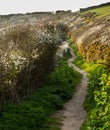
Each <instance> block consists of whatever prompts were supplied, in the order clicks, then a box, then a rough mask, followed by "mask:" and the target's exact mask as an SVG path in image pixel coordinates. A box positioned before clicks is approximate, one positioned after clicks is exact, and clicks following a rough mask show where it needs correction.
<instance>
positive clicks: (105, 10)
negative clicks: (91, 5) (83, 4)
mask: <svg viewBox="0 0 110 130" xmlns="http://www.w3.org/2000/svg"><path fill="white" fill-rule="evenodd" d="M88 12H96V14H97V15H98V17H104V16H106V15H109V14H110V5H109V6H105V7H99V8H96V9H91V10H88V11H85V12H83V13H81V14H86V13H88Z"/></svg>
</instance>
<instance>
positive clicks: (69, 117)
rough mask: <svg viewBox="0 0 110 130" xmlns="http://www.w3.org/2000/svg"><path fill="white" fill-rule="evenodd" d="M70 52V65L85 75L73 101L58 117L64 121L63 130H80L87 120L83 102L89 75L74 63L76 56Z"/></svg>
mask: <svg viewBox="0 0 110 130" xmlns="http://www.w3.org/2000/svg"><path fill="white" fill-rule="evenodd" d="M70 52H71V55H72V57H71V58H70V59H69V60H68V65H69V66H71V67H72V68H73V69H75V70H76V71H78V72H80V73H81V74H82V75H83V78H82V80H81V83H80V84H78V85H77V87H76V90H75V92H74V95H73V97H72V99H71V100H70V101H69V102H67V103H66V104H65V105H64V110H61V111H59V112H58V116H59V117H61V119H62V126H61V130H80V127H81V125H82V123H83V122H84V120H85V118H86V111H85V110H84V108H83V102H84V100H85V96H86V88H87V84H88V79H87V78H86V76H87V73H86V72H85V71H83V70H81V69H80V68H78V67H77V66H75V65H74V64H73V63H72V62H73V61H74V59H75V54H74V53H73V50H72V49H71V48H70ZM73 78H74V77H73Z"/></svg>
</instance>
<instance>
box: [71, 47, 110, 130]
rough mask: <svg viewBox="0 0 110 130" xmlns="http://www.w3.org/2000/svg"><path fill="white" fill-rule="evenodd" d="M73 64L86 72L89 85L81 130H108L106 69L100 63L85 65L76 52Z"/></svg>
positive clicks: (109, 103)
mask: <svg viewBox="0 0 110 130" xmlns="http://www.w3.org/2000/svg"><path fill="white" fill-rule="evenodd" d="M72 46H73V48H74V52H75V53H76V55H77V58H76V60H75V61H74V63H75V64H76V65H78V66H79V67H80V68H82V69H85V70H86V71H87V72H88V78H89V84H88V88H87V95H86V100H85V103H84V107H85V109H86V111H87V119H86V121H85V123H84V124H83V125H82V128H81V130H109V129H110V117H109V115H110V75H109V73H108V70H107V67H106V66H105V65H103V64H101V63H97V64H94V63H91V64H88V63H86V62H85V61H84V60H83V58H82V57H81V54H79V52H77V48H76V46H75V45H72Z"/></svg>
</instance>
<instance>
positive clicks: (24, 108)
mask: <svg viewBox="0 0 110 130" xmlns="http://www.w3.org/2000/svg"><path fill="white" fill-rule="evenodd" d="M65 59H67V58H65ZM81 77H82V76H81V74H79V73H78V72H76V71H75V70H73V69H72V68H70V67H68V65H67V63H66V62H65V61H64V60H62V61H60V62H59V63H58V67H56V68H55V69H54V71H53V72H51V73H50V74H49V76H48V78H47V80H46V83H45V84H44V85H43V87H41V88H39V89H38V90H37V91H35V92H34V93H33V94H32V95H31V96H27V97H25V99H23V100H22V101H21V102H20V103H18V104H10V105H4V106H2V116H1V117H0V129H1V130H46V129H49V128H50V126H49V124H48V123H49V122H48V120H49V116H50V115H51V114H52V113H53V112H55V111H56V110H57V109H60V108H62V107H63V103H64V102H65V101H67V100H68V99H70V98H71V96H72V94H73V91H74V88H75V86H76V84H77V83H79V82H80V79H81Z"/></svg>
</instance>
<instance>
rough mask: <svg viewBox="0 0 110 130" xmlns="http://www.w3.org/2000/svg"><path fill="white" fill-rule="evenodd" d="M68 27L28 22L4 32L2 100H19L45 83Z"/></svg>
mask: <svg viewBox="0 0 110 130" xmlns="http://www.w3.org/2000/svg"><path fill="white" fill-rule="evenodd" d="M64 27H65V29H64ZM64 30H65V31H66V30H67V27H66V26H65V25H62V24H58V25H53V24H52V25H50V24H46V25H44V26H43V28H41V29H40V28H37V27H32V26H29V25H28V26H27V25H26V26H17V27H12V28H9V29H7V30H3V32H0V104H4V103H6V102H16V101H19V99H20V97H24V96H26V95H27V94H30V93H31V92H32V91H33V90H34V89H36V88H38V87H39V86H40V85H41V83H42V82H43V81H44V80H45V78H46V76H47V75H48V74H49V73H50V72H51V71H52V70H53V68H54V63H55V61H54V60H55V59H54V57H55V54H56V50H57V46H58V44H59V43H60V42H61V41H63V40H64V39H65V38H66V34H65V32H63V31H64ZM62 35H63V37H62Z"/></svg>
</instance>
